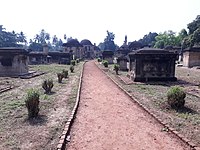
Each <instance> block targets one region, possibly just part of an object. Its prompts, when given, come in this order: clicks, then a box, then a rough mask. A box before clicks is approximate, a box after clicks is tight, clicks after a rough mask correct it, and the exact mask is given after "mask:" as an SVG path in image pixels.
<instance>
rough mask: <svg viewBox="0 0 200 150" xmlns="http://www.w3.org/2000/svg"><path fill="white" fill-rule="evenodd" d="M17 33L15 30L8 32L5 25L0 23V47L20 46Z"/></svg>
mask: <svg viewBox="0 0 200 150" xmlns="http://www.w3.org/2000/svg"><path fill="white" fill-rule="evenodd" d="M17 35H18V34H17V33H15V31H12V32H6V31H5V28H3V25H0V47H20V46H22V45H21V44H18V38H17Z"/></svg>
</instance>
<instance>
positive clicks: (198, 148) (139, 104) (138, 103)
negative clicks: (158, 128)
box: [94, 61, 200, 150]
mask: <svg viewBox="0 0 200 150" xmlns="http://www.w3.org/2000/svg"><path fill="white" fill-rule="evenodd" d="M94 63H95V65H96V66H97V67H98V68H99V70H101V71H102V72H103V73H104V74H105V75H106V76H107V77H108V78H109V79H110V80H111V81H112V82H113V83H114V84H116V85H117V87H118V88H119V89H120V90H121V91H123V92H124V93H125V94H126V95H128V97H129V98H130V99H131V101H132V102H134V103H136V104H137V105H138V106H139V107H141V108H142V109H143V110H144V111H145V112H147V113H148V114H149V115H151V116H152V117H153V118H155V119H156V120H157V121H158V122H159V123H160V124H161V125H163V126H164V127H165V128H167V129H168V130H169V131H170V132H171V133H172V134H174V135H175V136H177V137H178V138H179V139H180V140H181V141H183V142H184V143H186V144H187V145H188V146H190V148H192V150H200V147H198V146H196V144H194V143H193V142H191V141H190V140H189V139H187V138H185V137H184V136H183V135H182V134H180V133H179V132H177V131H176V130H175V129H174V128H172V127H170V126H169V125H168V124H167V123H165V122H164V121H162V120H161V118H160V117H159V116H157V115H156V114H154V113H152V112H150V110H148V108H147V107H146V106H144V105H143V104H142V103H140V102H139V101H138V100H137V98H136V97H135V96H134V95H131V94H130V93H128V92H127V91H126V90H125V89H124V88H123V87H122V86H121V85H119V83H117V82H116V81H115V80H114V79H112V77H111V76H110V75H108V74H107V73H106V72H105V71H104V70H103V69H101V68H100V67H99V65H98V64H97V62H96V61H95V62H94ZM108 71H109V70H108Z"/></svg>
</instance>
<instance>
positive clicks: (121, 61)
mask: <svg viewBox="0 0 200 150" xmlns="http://www.w3.org/2000/svg"><path fill="white" fill-rule="evenodd" d="M127 62H128V59H127V57H126V56H119V57H117V64H118V65H119V69H120V70H121V71H128V68H127Z"/></svg>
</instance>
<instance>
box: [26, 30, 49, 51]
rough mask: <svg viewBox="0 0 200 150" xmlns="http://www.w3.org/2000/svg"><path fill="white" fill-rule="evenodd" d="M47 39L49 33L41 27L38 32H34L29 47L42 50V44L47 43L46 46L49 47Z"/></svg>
mask: <svg viewBox="0 0 200 150" xmlns="http://www.w3.org/2000/svg"><path fill="white" fill-rule="evenodd" d="M49 40H50V34H49V33H47V32H46V31H45V30H44V29H42V30H41V31H40V33H39V34H36V35H35V37H34V39H33V40H31V43H30V45H29V48H30V49H32V50H33V51H42V49H43V45H44V44H48V46H50V47H51V43H50V41H49ZM49 43H50V44H49Z"/></svg>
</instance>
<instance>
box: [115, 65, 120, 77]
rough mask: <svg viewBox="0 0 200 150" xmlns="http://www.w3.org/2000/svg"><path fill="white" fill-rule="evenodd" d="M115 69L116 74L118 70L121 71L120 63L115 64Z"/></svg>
mask: <svg viewBox="0 0 200 150" xmlns="http://www.w3.org/2000/svg"><path fill="white" fill-rule="evenodd" d="M114 70H115V72H116V74H117V75H118V71H119V65H118V64H114Z"/></svg>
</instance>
